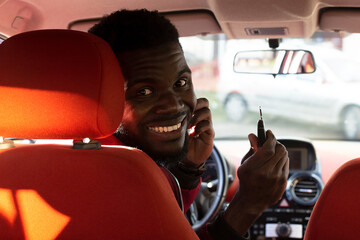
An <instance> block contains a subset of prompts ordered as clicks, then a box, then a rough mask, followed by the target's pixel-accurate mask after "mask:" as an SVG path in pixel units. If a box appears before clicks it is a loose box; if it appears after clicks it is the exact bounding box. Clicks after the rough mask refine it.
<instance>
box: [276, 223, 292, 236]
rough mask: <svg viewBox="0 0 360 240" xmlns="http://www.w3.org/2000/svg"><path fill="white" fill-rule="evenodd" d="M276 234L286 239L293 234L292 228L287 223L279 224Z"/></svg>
mask: <svg viewBox="0 0 360 240" xmlns="http://www.w3.org/2000/svg"><path fill="white" fill-rule="evenodd" d="M276 233H277V235H278V236H279V237H282V238H286V237H289V236H290V234H291V227H290V225H289V224H286V223H279V224H278V225H277V227H276Z"/></svg>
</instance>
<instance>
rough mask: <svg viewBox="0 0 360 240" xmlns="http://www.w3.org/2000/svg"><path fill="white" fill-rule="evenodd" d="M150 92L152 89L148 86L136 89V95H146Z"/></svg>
mask: <svg viewBox="0 0 360 240" xmlns="http://www.w3.org/2000/svg"><path fill="white" fill-rule="evenodd" d="M151 93H152V91H151V89H149V88H143V89H140V90H139V91H138V95H140V96H147V95H149V94H151Z"/></svg>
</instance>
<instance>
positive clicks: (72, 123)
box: [0, 30, 124, 139]
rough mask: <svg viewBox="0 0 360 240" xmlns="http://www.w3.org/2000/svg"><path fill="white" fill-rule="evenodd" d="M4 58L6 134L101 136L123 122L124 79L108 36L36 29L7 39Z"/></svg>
mask: <svg viewBox="0 0 360 240" xmlns="http://www.w3.org/2000/svg"><path fill="white" fill-rule="evenodd" d="M0 56H1V57H0V73H1V77H0V104H1V107H0V136H3V137H5V138H10V137H11V138H34V139H39V138H42V139H44V138H51V139H72V138H77V139H78V138H85V137H88V138H101V137H105V136H108V135H110V134H112V133H113V132H115V130H116V128H117V127H118V126H119V124H120V122H121V119H122V115H123V108H124V106H123V105H124V83H123V77H122V74H121V70H120V66H119V64H118V62H117V59H116V57H115V55H114V53H113V52H112V50H111V48H110V46H109V45H108V44H107V43H106V42H105V41H104V40H102V39H100V38H98V37H96V36H94V35H92V34H89V33H84V32H78V31H71V30H40V31H32V32H26V33H22V34H18V35H15V36H13V37H11V38H9V39H7V40H5V41H4V42H3V43H2V44H1V45H0Z"/></svg>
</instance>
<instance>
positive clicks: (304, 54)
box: [234, 50, 315, 75]
mask: <svg viewBox="0 0 360 240" xmlns="http://www.w3.org/2000/svg"><path fill="white" fill-rule="evenodd" d="M234 71H235V72H237V73H261V74H273V75H277V74H301V73H313V72H315V61H314V56H313V55H312V53H311V52H309V51H306V50H263V51H244V52H238V53H237V54H236V55H235V59H234Z"/></svg>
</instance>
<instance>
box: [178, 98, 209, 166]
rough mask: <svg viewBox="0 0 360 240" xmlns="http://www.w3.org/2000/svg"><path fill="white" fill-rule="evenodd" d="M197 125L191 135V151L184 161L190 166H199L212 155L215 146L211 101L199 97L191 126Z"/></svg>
mask: <svg viewBox="0 0 360 240" xmlns="http://www.w3.org/2000/svg"><path fill="white" fill-rule="evenodd" d="M193 126H195V129H194V132H193V133H192V134H190V136H189V152H188V154H187V156H186V160H184V161H183V162H184V163H185V164H186V165H187V166H189V167H194V168H196V167H198V166H200V165H201V164H202V163H204V162H205V161H206V159H207V158H208V157H209V156H210V154H211V151H212V149H213V146H214V137H215V132H214V129H213V126H212V119H211V111H210V109H209V101H208V100H207V99H206V98H199V99H198V100H197V104H196V107H195V110H194V114H193V117H192V119H191V122H190V126H189V128H191V127H193Z"/></svg>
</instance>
